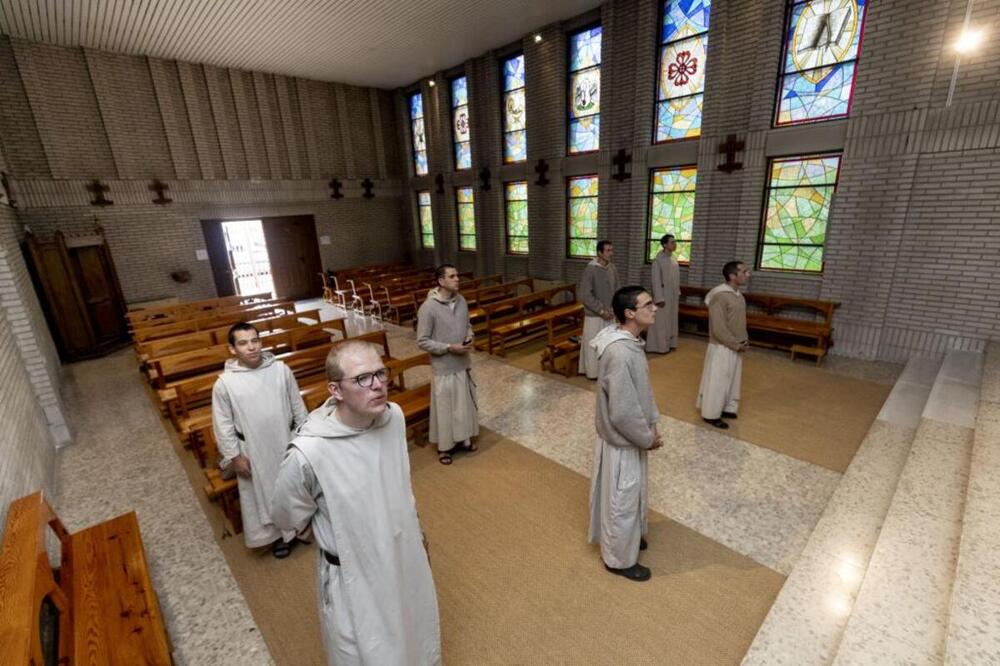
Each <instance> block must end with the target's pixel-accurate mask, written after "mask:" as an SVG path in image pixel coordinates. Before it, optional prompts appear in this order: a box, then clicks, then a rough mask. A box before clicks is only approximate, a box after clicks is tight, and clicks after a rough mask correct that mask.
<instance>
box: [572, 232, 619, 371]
mask: <svg viewBox="0 0 1000 666" xmlns="http://www.w3.org/2000/svg"><path fill="white" fill-rule="evenodd" d="M614 254H615V248H614V246H613V245H612V244H611V241H609V240H602V241H597V256H596V257H595V258H593V259H591V260H590V263H589V264H587V267H586V268H585V269H583V277H581V278H580V300H581V301H582V302H583V335H582V336H581V337H580V365H579V368H578V371H579V373H580V374H581V375H586V376H587V379H597V356H596V355H595V353H594V350H593V348H592V347H591V346H590V343H591V341H592V340H593V339H594V336H595V335H597V334H598V332H600V330H601V329H603V328H607V327H608V326H614V324H615V315H614V312H612V311H611V297H612V296H614V293H615V290H616V289H618V272H617V271H616V270H615V265H614V264H613V263H611V258H612V257H614Z"/></svg>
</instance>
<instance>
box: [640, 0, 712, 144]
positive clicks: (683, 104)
mask: <svg viewBox="0 0 1000 666" xmlns="http://www.w3.org/2000/svg"><path fill="white" fill-rule="evenodd" d="M710 10H711V0H667V1H666V2H665V3H664V5H663V30H662V32H661V33H660V45H661V46H660V74H659V83H658V84H657V87H656V90H657V92H656V136H655V137H654V140H655V141H656V142H657V143H660V142H663V141H676V140H678V139H692V138H695V137H697V136H701V107H702V101H703V98H704V91H705V62H706V53H707V51H708V18H709V13H710Z"/></svg>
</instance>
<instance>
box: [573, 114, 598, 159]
mask: <svg viewBox="0 0 1000 666" xmlns="http://www.w3.org/2000/svg"><path fill="white" fill-rule="evenodd" d="M600 147H601V117H600V116H590V117H588V118H579V119H577V120H571V121H570V123H569V152H570V153H586V152H589V151H592V150H597V149H598V148H600Z"/></svg>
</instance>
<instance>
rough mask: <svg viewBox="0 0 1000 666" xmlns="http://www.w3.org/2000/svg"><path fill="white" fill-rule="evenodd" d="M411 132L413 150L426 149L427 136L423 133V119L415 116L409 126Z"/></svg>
mask: <svg viewBox="0 0 1000 666" xmlns="http://www.w3.org/2000/svg"><path fill="white" fill-rule="evenodd" d="M410 130H411V131H412V132H413V150H427V136H426V134H425V133H424V119H423V118H417V119H416V120H414V121H413V125H412V126H411V127H410Z"/></svg>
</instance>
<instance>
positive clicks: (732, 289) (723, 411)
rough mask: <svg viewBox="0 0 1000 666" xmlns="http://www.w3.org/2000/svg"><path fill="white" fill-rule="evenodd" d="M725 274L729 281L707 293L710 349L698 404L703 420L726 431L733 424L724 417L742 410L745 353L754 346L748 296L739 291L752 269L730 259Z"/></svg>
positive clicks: (707, 353) (702, 374)
mask: <svg viewBox="0 0 1000 666" xmlns="http://www.w3.org/2000/svg"><path fill="white" fill-rule="evenodd" d="M723 275H724V276H725V278H726V282H725V283H723V284H720V285H719V286H717V287H715V288H714V289H712V290H711V291H709V292H708V293H707V294H706V295H705V304H706V305H707V306H708V348H707V349H706V350H705V367H704V369H703V370H702V373H701V387H700V388H699V389H698V403H697V406H698V407H699V408H700V409H701V418H702V420H704V421H705V422H706V423H708V424H710V425H713V426H715V427H716V428H720V429H722V430H726V429H727V428H729V424H728V423H726V422H725V421H723V419H724V418H727V419H735V418H736V416H737V412H738V411H739V406H740V382H741V380H742V376H743V354H744V352H746V350H747V349H749V348H750V339H749V336H748V335H747V305H746V299H744V298H743V294H741V293H740V291H739V288H740V287H742V286H745V285H746V284H747V282H748V281H749V280H750V271H748V270H747V267H746V266H745V265H744V264H742V263H741V262H738V261H730V262H729V263H728V264H726V266H725V268H723Z"/></svg>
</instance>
